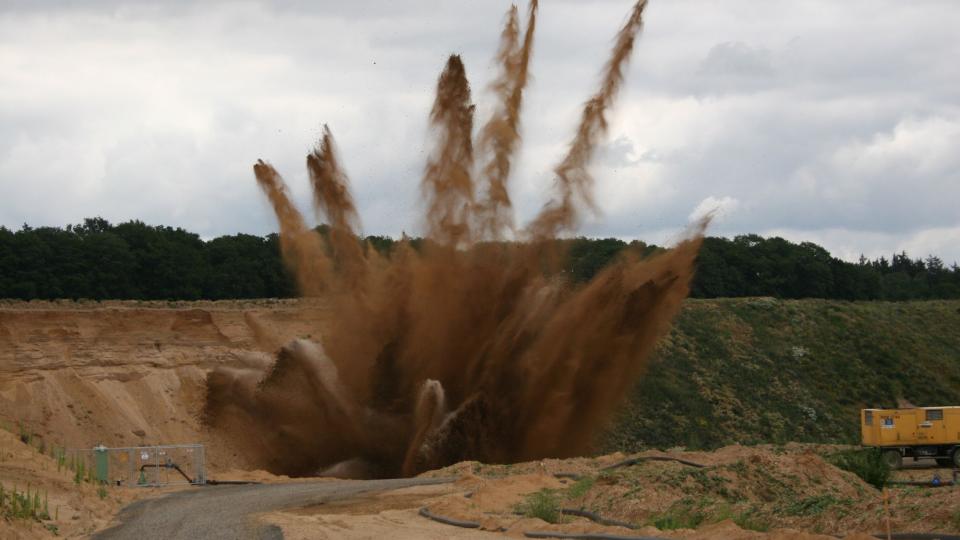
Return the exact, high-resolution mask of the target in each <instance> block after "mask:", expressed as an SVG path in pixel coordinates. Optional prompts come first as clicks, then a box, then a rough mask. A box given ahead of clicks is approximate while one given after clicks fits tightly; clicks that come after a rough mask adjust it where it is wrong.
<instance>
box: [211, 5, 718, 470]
mask: <svg viewBox="0 0 960 540" xmlns="http://www.w3.org/2000/svg"><path fill="white" fill-rule="evenodd" d="M645 6H646V2H645V0H640V1H639V2H637V3H636V5H635V6H634V8H633V10H632V12H631V14H630V16H629V18H628V19H627V22H626V24H625V25H624V26H623V28H622V29H621V30H620V32H619V33H618V34H617V38H616V41H615V44H614V47H613V51H612V54H611V58H610V60H609V61H608V62H607V64H606V66H605V68H604V70H603V73H602V77H601V82H600V89H599V90H598V92H597V93H596V94H595V95H594V96H593V97H592V98H591V99H590V100H589V101H587V103H586V104H585V106H584V111H583V114H582V117H581V120H580V124H579V126H578V128H577V131H576V134H575V136H574V138H573V141H572V142H571V144H570V146H569V151H568V153H567V155H566V157H564V159H563V160H562V161H561V162H560V164H559V165H558V166H557V167H556V169H555V173H556V177H557V183H556V190H557V193H556V195H555V196H554V198H553V199H552V200H551V201H550V202H549V203H548V204H547V205H545V206H544V208H543V210H542V211H541V213H540V214H539V215H538V216H537V217H536V218H535V219H534V220H533V221H532V222H531V223H530V224H529V225H528V226H527V227H525V228H524V229H522V230H520V231H516V236H518V237H519V238H520V239H521V240H523V241H505V240H503V238H505V235H506V233H508V232H510V231H514V230H515V229H514V225H513V218H512V215H511V203H510V198H509V195H508V185H507V181H508V178H509V175H510V166H511V160H512V159H513V156H514V154H515V152H516V150H517V148H518V146H519V142H520V130H519V118H520V112H521V109H522V103H523V99H522V98H523V91H524V88H525V87H526V85H527V82H528V79H529V71H528V65H529V62H530V59H531V53H532V44H533V34H534V30H535V24H536V16H537V2H536V1H533V2H531V4H530V7H529V10H528V11H527V23H526V29H525V31H524V34H523V38H522V39H521V38H520V29H519V28H520V25H519V14H518V12H517V10H516V8H512V9H511V10H510V11H509V12H508V14H507V17H506V22H505V28H504V30H503V32H502V34H501V44H500V48H499V52H498V55H497V60H498V64H499V69H500V70H501V73H500V74H499V76H498V77H497V79H496V80H495V82H494V83H493V85H492V88H491V90H492V92H491V93H492V95H494V96H495V97H496V99H497V100H498V103H497V105H496V107H494V110H493V113H492V115H491V118H490V119H489V120H487V121H486V122H485V123H484V124H483V126H481V128H480V129H479V130H478V134H477V144H476V145H474V142H473V136H474V133H473V132H474V106H473V104H472V102H471V92H470V86H469V83H468V80H467V76H466V70H465V68H464V65H463V63H462V61H461V59H460V57H458V56H451V57H450V58H449V61H448V62H447V64H446V66H445V67H444V69H443V72H442V74H441V75H440V78H439V80H438V83H437V94H436V99H435V102H434V105H433V108H432V110H431V112H430V123H431V127H432V130H433V131H434V135H435V138H436V144H435V147H434V149H433V152H432V153H431V155H430V156H429V158H428V162H427V165H426V168H425V170H424V175H423V180H422V182H421V189H422V194H423V199H424V207H425V209H426V215H425V226H426V231H427V234H426V237H425V239H424V241H423V242H421V243H420V244H419V245H416V246H414V245H413V244H412V243H411V242H409V241H407V240H406V239H404V240H403V241H401V242H399V243H398V245H397V246H396V247H395V248H394V249H393V251H392V252H391V253H389V254H388V255H380V254H378V253H377V252H376V251H375V250H374V249H372V247H371V246H369V245H364V244H363V242H362V241H361V240H360V239H359V225H360V224H359V216H358V215H357V212H356V209H355V206H354V204H353V201H352V198H351V196H350V193H349V182H348V180H347V175H346V173H345V172H344V170H343V169H342V167H341V165H340V163H341V162H340V160H339V158H338V156H337V155H336V152H335V147H334V141H333V137H332V135H331V134H330V131H329V130H328V129H326V128H325V129H324V132H323V138H322V140H321V141H320V144H319V146H318V147H317V149H316V150H315V151H313V152H312V153H311V154H310V155H309V156H308V157H307V168H308V171H309V173H310V179H311V182H312V185H313V192H314V206H315V210H316V212H317V217H318V219H320V220H323V221H325V222H327V223H329V225H330V230H329V234H328V235H327V236H326V237H323V236H321V235H319V234H317V233H315V232H314V231H312V230H309V229H308V228H307V227H306V225H305V220H304V218H303V217H302V216H301V214H300V213H299V212H298V211H297V209H296V208H295V206H294V205H293V204H292V202H291V200H290V197H289V195H288V191H287V189H286V186H285V185H284V183H283V180H282V179H281V178H280V176H279V175H278V174H277V172H276V171H275V170H274V169H273V168H272V167H271V166H270V165H268V164H266V163H264V162H262V161H261V162H258V163H257V164H256V165H255V166H254V173H255V175H256V178H257V181H258V182H259V184H260V186H261V188H262V189H263V190H264V192H265V194H266V196H267V197H268V199H269V200H270V202H271V204H272V205H273V208H274V210H275V212H276V214H277V218H278V221H279V223H280V238H281V249H282V251H283V256H284V260H285V261H286V263H287V264H288V266H289V268H290V269H291V270H292V272H293V273H294V274H295V275H296V279H297V283H298V285H299V287H300V290H301V292H302V294H304V295H307V296H317V295H323V296H324V298H326V299H328V301H329V303H330V306H331V308H332V312H333V313H335V317H334V320H333V322H332V324H331V326H330V328H328V329H327V330H326V332H325V334H324V335H323V337H322V344H321V343H317V342H313V341H308V340H297V341H294V342H292V343H290V344H287V345H285V346H283V347H282V348H281V349H280V351H279V352H278V353H277V357H276V361H275V362H273V363H272V364H269V365H266V364H263V363H259V364H258V363H257V362H256V361H252V360H251V361H250V365H244V366H240V367H233V368H218V369H217V370H215V371H213V372H212V373H211V374H210V375H209V377H208V397H207V406H206V411H205V419H206V422H207V424H208V425H209V426H210V427H211V429H213V430H214V431H215V432H217V433H219V434H221V435H222V436H224V437H226V438H227V439H228V440H229V441H230V442H231V443H232V444H233V445H234V447H235V448H237V449H238V451H241V452H243V453H244V454H245V455H246V456H247V457H248V458H249V459H250V460H252V462H253V463H254V464H255V465H257V466H260V467H264V468H266V469H268V470H270V471H272V472H275V473H282V474H289V475H317V474H328V475H335V476H348V477H385V476H399V475H415V474H418V473H420V472H422V471H425V470H428V469H432V468H437V467H441V466H445V465H448V464H451V463H455V462H457V461H462V460H468V459H469V460H480V461H484V462H491V463H506V462H515V461H522V460H530V459H537V458H543V457H561V458H562V457H570V456H576V455H583V454H585V453H588V452H590V451H591V447H592V445H593V443H594V442H595V440H596V437H597V435H598V434H599V433H600V432H601V431H602V430H603V429H604V428H606V427H607V425H608V422H609V420H610V418H611V416H612V414H613V413H614V412H615V410H616V408H617V406H618V405H619V404H620V403H621V402H622V400H623V398H624V396H625V394H626V393H627V391H628V390H629V389H630V388H631V386H632V385H633V384H634V383H635V382H636V380H637V378H638V377H639V376H640V375H641V373H642V371H643V369H644V367H645V364H646V360H647V358H649V356H650V354H651V352H652V350H653V348H654V346H655V344H656V342H657V340H658V338H659V337H660V336H662V335H663V334H664V333H665V332H666V331H667V330H668V328H669V325H670V322H671V321H672V320H673V318H674V317H675V315H676V314H677V312H678V310H679V309H680V305H681V302H682V300H683V299H684V298H685V297H686V296H687V294H688V291H689V283H690V279H691V277H692V274H693V268H694V262H695V258H696V255H697V252H698V249H699V247H700V239H701V237H702V232H703V228H704V227H705V226H706V223H705V222H704V223H701V224H700V225H699V226H698V227H697V228H696V229H695V230H693V231H691V233H690V235H689V238H688V239H686V240H683V241H681V242H679V243H678V244H677V245H676V246H674V247H673V248H672V249H670V250H668V251H665V252H663V253H661V254H659V255H656V256H653V257H649V258H645V259H641V258H640V257H639V256H638V255H637V254H632V253H627V254H626V255H624V256H623V257H621V258H620V259H619V260H617V261H616V262H615V263H613V264H611V265H609V266H608V267H607V268H605V269H604V270H602V271H601V272H600V273H599V274H598V275H597V276H596V277H595V278H594V279H593V280H592V281H590V282H589V283H587V284H583V285H576V284H573V283H571V282H569V280H568V279H567V278H566V277H565V274H564V273H563V272H562V271H559V269H560V268H561V267H560V266H557V264H556V261H558V260H562V253H560V248H559V247H558V246H559V245H560V243H559V242H556V241H555V238H556V237H557V236H558V235H559V234H562V233H564V232H568V231H572V230H573V229H574V228H575V227H576V224H577V221H578V216H579V213H580V212H581V211H582V210H583V209H586V208H589V207H590V206H591V205H592V202H591V198H590V190H591V187H592V183H593V182H592V180H591V178H590V176H589V174H588V172H587V167H588V164H589V162H590V159H591V157H592V156H593V154H594V153H595V149H596V147H597V145H598V143H600V142H601V140H602V138H603V136H604V134H605V132H606V121H605V114H606V113H607V111H608V110H609V108H610V106H611V105H612V103H613V101H614V98H615V96H616V94H617V91H618V89H619V88H620V87H621V85H622V82H623V73H624V69H625V66H626V63H627V61H628V59H629V57H630V52H631V51H632V49H633V46H634V41H635V39H636V36H637V34H638V32H639V30H640V28H641V25H642V14H643V9H644V7H645ZM478 192H479V194H478Z"/></svg>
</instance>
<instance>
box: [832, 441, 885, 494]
mask: <svg viewBox="0 0 960 540" xmlns="http://www.w3.org/2000/svg"><path fill="white" fill-rule="evenodd" d="M827 461H829V462H830V463H832V464H833V465H835V466H836V467H839V468H841V469H843V470H845V471H850V472H852V473H853V474H855V475H857V476H859V477H860V479H861V480H863V481H864V482H866V483H868V484H870V485H871V486H873V487H875V488H877V489H883V486H884V485H886V483H887V481H888V480H890V473H891V471H890V467H889V466H888V465H887V463H886V462H885V461H884V460H883V456H882V454H881V451H880V449H878V448H864V449H862V450H848V451H845V452H839V453H836V454H833V455H832V456H828V457H827Z"/></svg>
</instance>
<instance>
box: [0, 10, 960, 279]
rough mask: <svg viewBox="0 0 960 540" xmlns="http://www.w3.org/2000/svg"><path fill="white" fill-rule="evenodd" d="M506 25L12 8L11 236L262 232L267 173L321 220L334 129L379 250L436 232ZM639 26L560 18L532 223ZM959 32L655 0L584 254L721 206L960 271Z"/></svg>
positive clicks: (770, 225)
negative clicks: (386, 241)
mask: <svg viewBox="0 0 960 540" xmlns="http://www.w3.org/2000/svg"><path fill="white" fill-rule="evenodd" d="M508 6H509V3H508V2H505V1H493V0H472V1H467V0H456V1H454V0H442V1H441V0H434V1H426V0H408V1H404V2H394V1H386V0H383V1H356V2H343V1H339V0H337V1H324V2H311V1H302V2H298V1H295V0H287V1H283V2H273V3H268V2H229V3H227V2H204V3H201V2H186V1H183V2H169V1H168V2H156V3H148V2H122V3H114V2H106V1H90V2H68V1H59V2H57V1H48V2H34V1H29V0H24V1H13V2H11V1H0V225H5V226H7V227H8V228H19V227H20V226H21V225H22V224H23V223H29V224H30V225H33V226H40V225H64V224H67V223H76V222H79V221H81V220H82V219H83V218H84V217H89V216H96V215H99V216H103V217H106V218H108V219H110V220H111V221H122V220H128V219H140V220H143V221H145V222H147V223H151V224H166V225H177V226H182V227H185V228H187V229H190V230H192V231H195V232H198V233H200V234H201V235H202V236H204V237H213V236H217V235H220V234H231V233H236V232H247V233H255V234H264V233H267V232H270V231H273V230H275V229H276V224H275V222H274V218H273V216H272V213H271V212H270V209H269V207H268V206H267V204H266V202H265V200H264V198H263V196H262V195H261V193H260V192H259V191H258V189H257V187H256V184H255V181H254V179H253V174H252V171H251V166H252V164H253V163H254V162H255V161H256V160H257V159H258V158H264V159H266V160H268V161H271V162H272V163H273V164H274V165H275V166H276V167H277V168H278V169H279V170H280V171H281V173H282V174H284V176H285V177H286V179H287V181H288V182H289V183H290V184H291V187H292V189H293V191H294V193H295V194H296V196H297V197H298V199H299V200H300V201H302V203H303V204H302V206H303V207H304V208H307V204H306V203H307V201H308V196H309V194H308V188H307V183H306V173H305V169H304V156H305V155H306V153H307V152H308V151H309V150H310V148H311V147H312V145H313V144H314V143H315V141H316V138H317V137H318V135H319V133H320V128H321V126H322V124H323V123H328V124H329V125H330V127H331V129H332V130H333V133H334V136H335V137H336V138H337V141H338V144H339V148H340V150H341V153H342V157H343V160H344V162H345V164H346V167H347V169H348V172H349V174H350V176H351V179H352V182H353V189H354V192H355V195H356V197H357V199H358V202H359V206H360V211H361V215H362V218H363V229H364V232H365V233H367V234H389V235H399V234H400V233H401V232H402V231H406V232H408V233H413V234H416V233H418V232H419V231H420V230H421V222H420V218H419V216H420V208H421V206H420V204H419V201H418V183H419V180H420V175H421V172H422V168H423V162H424V158H425V156H426V154H427V153H428V152H429V149H430V144H429V140H428V137H427V135H428V133H427V126H426V116H427V113H428V110H429V107H430V103H431V99H432V95H431V93H432V90H433V88H434V86H435V84H436V77H437V75H438V73H439V70H440V68H441V67H442V66H443V63H444V60H445V57H446V55H447V54H449V53H453V52H456V53H460V54H462V55H463V57H464V61H465V63H466V65H467V70H468V75H469V77H470V78H471V81H472V84H473V87H474V99H475V101H476V102H477V105H478V112H479V113H480V114H481V118H483V115H484V113H485V111H488V110H489V108H490V100H489V95H488V94H487V93H486V92H485V87H486V85H487V84H488V83H489V81H490V79H491V78H492V76H493V75H494V74H495V70H494V66H493V64H492V57H493V54H494V52H495V50H496V47H497V38H498V35H499V31H500V26H501V23H502V20H503V14H504V12H505V10H506V9H507V7H508ZM523 7H525V6H521V8H523ZM630 7H631V1H630V0H602V1H600V0H592V1H589V2H587V1H579V0H577V1H573V0H570V1H563V0H542V5H541V11H540V20H539V25H538V29H537V31H538V33H537V40H536V46H535V51H534V57H533V61H532V68H531V69H532V71H533V74H534V77H535V79H534V80H533V82H532V85H531V87H530V88H529V90H528V93H527V98H526V99H527V100H526V103H527V105H528V106H527V108H526V113H525V115H524V120H523V128H522V129H523V136H524V139H525V142H524V147H523V149H522V151H521V155H520V156H519V158H518V162H517V166H516V168H515V171H516V174H515V175H514V177H513V179H512V184H511V187H512V194H513V197H514V199H515V202H516V206H517V214H518V221H519V222H520V223H524V222H526V221H528V220H529V219H530V218H531V217H532V216H533V215H534V214H535V213H536V211H537V210H538V209H539V207H540V206H541V204H542V203H543V201H544V200H545V198H546V196H547V194H548V193H549V189H550V186H551V182H552V178H551V175H550V170H551V167H552V165H553V164H554V163H555V162H556V161H557V160H558V159H559V158H560V157H561V156H562V154H563V151H564V148H565V145H566V144H567V142H568V141H569V139H570V135H571V133H572V130H573V127H574V126H575V123H576V120H577V117H578V114H579V109H580V105H581V103H582V102H583V100H584V99H585V98H586V97H587V96H589V95H590V93H591V92H592V91H593V88H594V87H595V84H596V81H597V75H598V72H599V69H600V67H601V65H602V63H603V62H604V60H605V59H606V57H607V54H608V50H609V47H610V44H611V40H612V37H613V35H614V33H615V32H616V30H617V29H618V28H619V26H620V25H621V23H622V22H623V20H624V17H625V16H626V14H627V13H628V12H629V10H630ZM958 29H960V2H958V1H957V0H910V1H892V0H843V1H837V0H802V1H797V0H764V1H758V0H723V1H719V0H651V4H650V6H649V8H648V9H647V13H646V28H645V30H644V33H643V35H642V37H641V39H640V41H639V44H638V49H637V50H636V52H635V55H634V57H633V61H632V63H631V65H630V69H629V72H628V75H627V87H626V90H625V91H624V93H623V94H622V95H621V96H620V99H619V102H618V105H617V107H616V109H615V110H614V111H613V113H612V115H611V120H612V122H611V131H610V135H609V140H608V142H607V144H606V145H605V147H604V149H603V152H602V153H601V156H600V157H599V159H598V160H597V162H596V163H595V166H594V168H593V170H594V172H595V176H596V178H597V199H598V202H599V205H600V207H601V208H602V214H600V215H597V216H589V217H588V219H587V220H586V221H585V223H584V225H583V228H582V232H583V233H584V234H587V235H591V236H617V237H621V238H625V239H632V238H639V239H643V240H647V241H653V242H657V243H666V242H669V241H671V239H675V238H677V236H678V235H679V234H680V233H681V231H682V230H683V229H684V227H686V225H687V224H688V223H689V221H690V220H691V219H692V218H694V217H696V216H697V215H699V214H701V213H703V212H705V211H708V210H710V209H715V208H716V209H719V210H718V212H719V219H718V220H717V221H716V222H715V224H714V226H713V228H712V230H711V233H712V234H717V235H734V234H738V233H744V232H755V233H760V234H763V235H774V234H776V235H781V236H784V237H786V238H789V239H792V240H812V241H815V242H818V243H820V244H822V245H824V246H826V247H827V248H828V249H830V250H831V251H832V252H833V253H834V254H835V255H837V256H840V257H843V258H847V259H855V258H856V257H857V256H859V254H860V253H865V254H866V255H868V256H878V255H881V254H887V255H889V254H890V253H892V252H894V251H900V250H907V251H908V252H909V253H910V254H912V255H914V256H925V255H927V254H928V253H934V254H939V255H940V256H941V257H943V258H944V259H945V260H947V261H948V262H952V261H960V69H958V68H957V62H958V60H957V59H958V58H960V30H958Z"/></svg>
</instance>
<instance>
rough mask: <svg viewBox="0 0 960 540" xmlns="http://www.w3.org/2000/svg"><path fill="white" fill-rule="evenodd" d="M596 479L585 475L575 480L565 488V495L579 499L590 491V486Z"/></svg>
mask: <svg viewBox="0 0 960 540" xmlns="http://www.w3.org/2000/svg"><path fill="white" fill-rule="evenodd" d="M596 481H597V479H596V478H593V477H590V476H587V477H584V478H581V479H579V480H577V481H576V483H574V484H573V485H572V486H570V488H569V489H567V497H569V498H571V499H579V498H580V497H583V496H584V495H586V494H587V492H588V491H590V488H592V487H593V484H594V483H596Z"/></svg>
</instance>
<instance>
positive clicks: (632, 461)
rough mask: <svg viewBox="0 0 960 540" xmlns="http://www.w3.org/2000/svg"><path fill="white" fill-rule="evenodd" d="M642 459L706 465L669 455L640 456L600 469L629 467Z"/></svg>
mask: <svg viewBox="0 0 960 540" xmlns="http://www.w3.org/2000/svg"><path fill="white" fill-rule="evenodd" d="M644 461H676V462H677V463H682V464H684V465H689V466H690V467H697V468H699V469H703V468H705V467H706V465H704V464H702V463H696V462H693V461H687V460H685V459H681V458H675V457H670V456H642V457H635V458H630V459H625V460H623V461H621V462H619V463H614V464H613V465H608V466H606V467H603V468H601V469H600V470H601V471H609V470H612V469H619V468H620V467H629V466H630V465H636V464H637V463H642V462H644Z"/></svg>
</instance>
